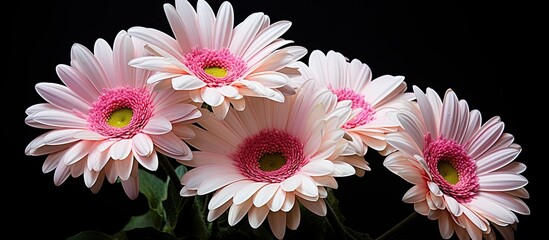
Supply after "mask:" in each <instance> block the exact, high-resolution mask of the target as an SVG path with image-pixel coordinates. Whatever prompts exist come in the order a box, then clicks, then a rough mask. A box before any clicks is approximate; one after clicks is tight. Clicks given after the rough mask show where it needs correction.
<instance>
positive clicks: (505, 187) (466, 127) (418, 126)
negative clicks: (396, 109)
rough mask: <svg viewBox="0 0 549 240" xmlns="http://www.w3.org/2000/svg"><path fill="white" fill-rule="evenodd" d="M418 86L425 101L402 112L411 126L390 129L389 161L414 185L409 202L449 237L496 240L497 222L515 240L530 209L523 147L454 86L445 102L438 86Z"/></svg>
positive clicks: (400, 116) (417, 92)
mask: <svg viewBox="0 0 549 240" xmlns="http://www.w3.org/2000/svg"><path fill="white" fill-rule="evenodd" d="M413 91H414V93H415V95H416V98H417V105H411V106H414V107H409V108H404V109H402V110H401V111H400V113H398V114H396V118H397V119H398V121H399V122H400V123H401V125H402V127H403V129H404V130H403V131H398V132H396V133H389V134H388V135H387V142H388V143H389V144H391V145H393V146H394V147H395V148H396V149H397V151H396V152H393V153H392V154H390V155H388V156H387V157H386V159H385V160H384V165H385V166H386V167H387V168H388V169H389V170H390V171H392V172H393V173H395V174H397V175H399V176H400V177H402V178H403V179H404V180H406V181H408V182H410V183H412V184H413V185H414V186H413V187H412V188H410V189H409V190H408V191H407V192H406V193H405V194H404V197H403V201H404V202H406V203H411V204H414V209H415V210H416V211H417V212H418V213H420V214H422V215H425V216H428V218H429V219H433V220H438V224H439V229H440V234H441V236H442V237H443V238H445V239H448V238H450V237H452V236H453V234H454V232H455V233H456V235H457V236H458V237H459V239H470V238H472V239H482V237H483V236H484V237H488V238H493V237H494V236H495V233H494V231H492V229H491V226H494V227H495V228H496V229H498V230H499V231H500V233H501V234H502V235H503V237H504V238H505V239H513V235H514V233H513V230H512V229H513V227H514V225H515V224H516V223H517V222H518V218H517V216H516V215H515V213H519V214H524V215H528V214H530V209H529V208H528V206H527V205H526V204H525V202H524V201H523V199H524V198H528V197H529V195H528V192H527V191H526V189H525V188H524V187H525V185H526V184H527V183H528V181H527V179H526V178H525V177H524V176H522V175H521V173H522V172H523V171H524V170H525V169H526V166H525V165H524V164H523V163H520V162H517V161H514V160H515V159H516V157H517V156H518V155H519V153H520V152H521V147H520V146H519V145H518V144H516V143H513V141H514V138H513V136H512V135H511V134H508V133H505V132H504V124H503V122H502V121H501V119H500V118H499V117H492V118H491V119H489V120H488V121H487V122H485V123H484V124H483V123H482V119H481V114H480V112H479V111H478V110H472V111H469V106H468V105H467V102H466V101H464V100H458V98H457V96H456V94H455V93H454V92H453V91H452V90H451V89H448V90H447V91H446V93H445V95H444V99H443V100H441V99H440V97H439V96H438V95H437V93H436V92H435V91H434V90H432V89H430V88H427V91H426V93H423V92H422V91H421V90H420V89H419V88H418V87H416V86H414V87H413ZM417 106H419V107H417Z"/></svg>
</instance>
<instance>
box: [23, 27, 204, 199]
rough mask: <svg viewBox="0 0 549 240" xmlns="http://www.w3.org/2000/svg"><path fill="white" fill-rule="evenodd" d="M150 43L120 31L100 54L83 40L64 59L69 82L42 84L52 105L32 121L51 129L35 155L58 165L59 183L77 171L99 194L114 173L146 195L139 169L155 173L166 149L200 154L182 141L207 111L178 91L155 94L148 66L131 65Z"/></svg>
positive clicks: (36, 111) (31, 151)
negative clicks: (69, 59) (190, 126)
mask: <svg viewBox="0 0 549 240" xmlns="http://www.w3.org/2000/svg"><path fill="white" fill-rule="evenodd" d="M144 55H145V51H144V49H143V43H142V42H141V41H138V40H136V39H132V38H131V37H130V35H128V34H127V33H126V32H125V31H120V32H119V33H118V35H117V36H116V38H115V40H114V45H113V48H112V49H111V47H110V46H109V44H108V43H107V42H106V41H105V40H103V39H98V40H97V41H96V42H95V46H94V52H93V53H92V52H91V51H90V50H88V49H87V48H85V47H84V46H82V45H80V44H74V45H73V47H72V49H71V65H70V66H68V65H64V64H60V65H58V66H57V68H56V70H57V74H58V76H59V78H60V79H61V81H62V82H63V83H64V84H65V85H66V86H64V85H61V84H56V83H38V84H37V85H36V90H37V92H38V94H40V96H42V97H43V98H44V99H45V100H46V101H47V102H48V103H41V104H36V105H33V106H31V107H29V108H28V109H27V111H26V113H27V115H28V116H27V118H26V119H25V122H26V123H27V124H28V125H29V126H32V127H36V128H41V129H49V131H47V132H46V133H44V134H42V135H40V136H38V137H37V138H35V139H34V140H33V141H32V142H31V143H29V145H28V146H27V148H26V149H25V153H26V154H27V155H32V156H38V155H48V156H47V158H46V160H45V162H44V165H43V167H42V170H43V172H44V173H48V172H50V171H53V170H54V169H55V174H54V182H55V184H56V185H60V184H62V183H63V182H64V181H65V180H66V179H67V178H68V176H69V175H71V176H73V177H78V176H80V175H82V174H83V175H84V180H85V184H86V186H87V187H89V188H91V190H92V191H93V192H94V193H95V192H97V191H99V189H100V188H101V185H102V183H103V180H104V178H105V177H106V178H107V180H108V181H109V182H110V183H114V182H115V181H116V180H117V179H119V180H120V181H121V182H122V186H123V188H124V191H125V192H126V194H127V195H128V197H130V198H131V199H135V198H136V197H137V196H138V194H139V191H138V190H139V181H138V180H139V178H138V176H137V175H138V171H137V170H138V166H139V165H141V166H143V167H144V168H146V169H148V170H151V171H154V170H156V169H157V167H158V154H157V152H159V153H162V154H164V155H166V156H169V157H172V158H175V159H179V160H187V159H191V158H192V152H191V151H190V149H189V147H188V146H187V145H186V144H185V143H184V142H183V140H182V139H187V138H191V137H193V136H194V132H193V131H192V130H191V129H190V128H189V127H188V125H190V123H191V122H194V120H195V119H197V118H198V117H200V116H201V113H200V111H199V110H198V109H197V108H196V107H195V106H193V105H191V104H189V103H184V102H182V98H181V96H178V94H177V93H176V91H173V90H164V91H159V92H156V91H153V86H152V85H147V84H146V80H147V78H148V77H149V76H150V75H151V72H150V71H148V70H142V69H136V68H134V67H130V66H129V65H128V62H129V60H131V59H133V58H135V57H140V56H144Z"/></svg>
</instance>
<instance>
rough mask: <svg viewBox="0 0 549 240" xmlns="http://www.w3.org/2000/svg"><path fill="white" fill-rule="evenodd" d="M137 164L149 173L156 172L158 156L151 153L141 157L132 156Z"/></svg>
mask: <svg viewBox="0 0 549 240" xmlns="http://www.w3.org/2000/svg"><path fill="white" fill-rule="evenodd" d="M134 157H135V159H136V160H137V162H139V163H140V164H141V166H143V167H145V168H146V169H148V170H150V171H156V170H157V169H158V154H156V153H153V154H151V155H147V156H142V155H137V154H136V155H134Z"/></svg>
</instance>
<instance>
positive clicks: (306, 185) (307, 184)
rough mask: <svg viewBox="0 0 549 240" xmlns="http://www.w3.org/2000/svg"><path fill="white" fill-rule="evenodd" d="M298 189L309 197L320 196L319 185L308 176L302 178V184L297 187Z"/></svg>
mask: <svg viewBox="0 0 549 240" xmlns="http://www.w3.org/2000/svg"><path fill="white" fill-rule="evenodd" d="M296 191H297V192H299V193H301V194H303V195H305V196H308V197H313V198H316V197H318V187H317V186H316V184H315V182H314V181H313V180H312V179H311V178H310V177H308V176H304V177H303V178H302V180H301V184H300V185H299V186H298V187H297V189H296Z"/></svg>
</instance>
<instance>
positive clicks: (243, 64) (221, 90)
mask: <svg viewBox="0 0 549 240" xmlns="http://www.w3.org/2000/svg"><path fill="white" fill-rule="evenodd" d="M164 11H165V13H166V17H167V18H168V21H169V24H170V26H171V29H172V31H173V34H174V36H175V38H174V37H172V36H170V35H168V34H166V33H164V32H161V31H158V30H156V29H151V28H144V27H132V28H130V29H129V30H128V32H129V34H131V35H132V36H135V37H138V38H141V39H143V40H144V41H146V42H148V43H149V44H148V45H147V49H148V50H149V51H150V52H151V53H153V54H154V56H146V57H142V58H138V59H135V60H133V61H131V62H130V64H131V65H132V66H136V67H139V68H145V69H150V70H155V71H158V73H157V74H154V75H153V76H151V77H150V78H149V79H148V82H149V83H154V82H159V83H160V84H161V85H160V86H165V87H172V88H173V89H176V90H184V91H188V93H189V95H190V97H191V99H192V100H193V101H194V102H197V103H206V104H208V105H209V106H211V107H212V110H213V112H214V113H215V114H216V116H217V117H218V118H224V117H225V115H226V114H227V111H228V109H229V107H230V106H231V105H232V106H233V107H234V108H235V109H237V110H242V109H244V108H245V106H246V103H245V99H244V97H245V96H252V97H263V98H267V99H270V100H273V101H276V102H283V101H284V98H285V95H291V94H294V93H295V92H294V90H295V89H294V88H293V86H294V85H292V84H290V77H291V76H293V74H298V72H297V71H296V70H295V69H291V68H290V67H289V65H290V64H292V63H294V62H295V61H297V60H298V59H300V58H301V57H303V56H304V55H305V54H306V53H307V50H306V49H305V48H303V47H299V46H290V47H284V48H282V47H283V46H285V45H287V44H290V43H292V41H290V40H284V39H281V38H280V36H281V35H282V34H284V33H285V32H286V31H287V30H288V29H289V28H290V26H291V22H289V21H279V22H275V23H273V24H271V23H270V19H269V17H268V16H267V15H265V14H263V13H261V12H256V13H253V14H251V15H249V16H248V17H247V18H246V19H245V20H244V21H243V22H242V23H240V24H238V25H237V26H236V27H235V26H233V24H234V13H233V8H232V5H231V4H230V3H229V2H223V3H222V4H221V6H220V8H219V11H218V13H217V15H215V14H214V12H213V10H212V8H211V7H210V5H209V4H208V3H207V2H206V1H204V0H198V2H197V6H196V10H195V9H194V8H193V7H192V6H191V4H190V3H189V2H188V1H186V0H176V1H175V7H174V6H173V5H171V4H164Z"/></svg>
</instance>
